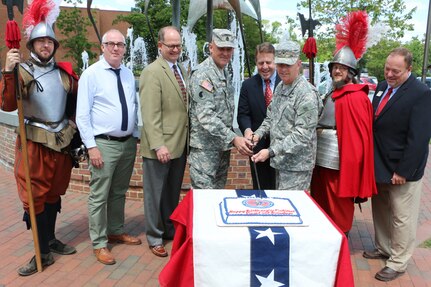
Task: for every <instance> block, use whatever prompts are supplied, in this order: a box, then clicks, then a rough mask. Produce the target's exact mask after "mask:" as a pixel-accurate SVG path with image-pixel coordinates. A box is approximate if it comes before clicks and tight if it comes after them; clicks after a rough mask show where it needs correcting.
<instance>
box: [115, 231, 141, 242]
mask: <svg viewBox="0 0 431 287" xmlns="http://www.w3.org/2000/svg"><path fill="white" fill-rule="evenodd" d="M108 242H109V243H124V244H127V245H139V244H141V243H142V242H141V239H139V238H137V237H134V236H131V235H129V234H126V233H123V234H117V235H108Z"/></svg>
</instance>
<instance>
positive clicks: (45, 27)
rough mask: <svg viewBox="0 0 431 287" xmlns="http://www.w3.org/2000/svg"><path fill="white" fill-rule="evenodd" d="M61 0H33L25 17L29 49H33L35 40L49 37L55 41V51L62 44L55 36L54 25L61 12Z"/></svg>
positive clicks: (24, 23) (24, 24) (24, 22)
mask: <svg viewBox="0 0 431 287" xmlns="http://www.w3.org/2000/svg"><path fill="white" fill-rule="evenodd" d="M60 2H61V0H33V1H32V2H31V4H30V5H29V6H28V7H27V10H26V11H25V13H24V17H23V26H24V29H25V36H26V38H27V39H28V42H27V49H29V50H32V49H33V41H34V40H35V39H37V38H43V37H48V38H50V39H51V40H52V41H54V52H55V51H56V50H57V48H58V47H59V46H60V43H59V42H58V41H57V39H56V37H55V33H54V30H53V29H52V25H53V24H54V22H55V21H56V20H57V17H58V15H59V14H60Z"/></svg>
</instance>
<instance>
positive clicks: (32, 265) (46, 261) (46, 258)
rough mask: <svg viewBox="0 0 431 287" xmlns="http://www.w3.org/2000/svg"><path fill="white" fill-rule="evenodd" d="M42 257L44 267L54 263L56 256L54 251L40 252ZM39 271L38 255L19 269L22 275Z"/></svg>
mask: <svg viewBox="0 0 431 287" xmlns="http://www.w3.org/2000/svg"><path fill="white" fill-rule="evenodd" d="M40 257H41V259H42V268H43V267H45V266H49V265H52V264H54V256H52V253H51V252H50V253H48V254H40ZM36 272H37V265H36V256H33V258H31V260H30V262H29V263H27V264H26V265H24V266H22V267H20V268H19V269H18V274H19V275H21V276H29V275H32V274H34V273H36Z"/></svg>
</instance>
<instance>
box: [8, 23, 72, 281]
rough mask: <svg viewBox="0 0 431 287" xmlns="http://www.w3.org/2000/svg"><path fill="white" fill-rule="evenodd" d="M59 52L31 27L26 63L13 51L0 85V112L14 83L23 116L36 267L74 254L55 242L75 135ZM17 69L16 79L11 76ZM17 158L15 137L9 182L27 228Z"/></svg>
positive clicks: (47, 34)
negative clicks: (38, 254)
mask: <svg viewBox="0 0 431 287" xmlns="http://www.w3.org/2000/svg"><path fill="white" fill-rule="evenodd" d="M58 47H59V42H58V41H57V40H56V38H55V34H54V31H53V30H52V28H51V26H50V25H49V24H47V23H46V22H40V23H38V24H37V25H35V26H34V28H33V30H32V31H31V33H30V35H29V40H28V42H27V48H28V49H29V50H30V58H29V59H28V60H27V61H25V62H23V63H21V56H20V53H19V50H18V49H11V50H9V52H8V53H7V55H6V61H5V65H4V70H3V71H2V74H3V79H2V81H1V83H0V91H1V94H0V108H1V109H2V110H4V111H14V110H16V109H17V95H16V89H15V81H17V80H18V81H19V82H20V83H19V88H20V89H21V93H22V103H23V113H24V119H25V129H26V134H27V148H28V164H29V166H28V169H29V173H30V178H31V187H32V193H33V198H34V208H35V214H36V224H37V229H38V239H39V247H40V251H41V258H42V266H48V265H51V264H53V263H54V257H53V255H52V252H55V253H59V254H63V255H66V254H73V253H75V252H76V249H75V248H74V247H72V246H69V245H66V244H64V243H62V242H61V241H60V240H58V239H56V237H55V224H56V219H57V212H60V209H61V197H60V196H61V195H64V194H65V192H66V189H67V187H68V185H69V180H70V175H71V170H72V167H73V161H72V157H71V156H70V143H71V141H72V139H73V137H74V134H75V133H76V129H75V128H76V126H75V124H74V123H73V122H72V120H73V118H74V114H75V107H76V92H77V83H78V77H77V76H76V74H74V72H73V70H72V65H71V64H70V63H56V62H55V60H54V58H53V57H54V54H55V52H56V50H57V49H58ZM16 65H19V79H15V77H14V73H13V70H14V68H15V66H16ZM24 164H25V163H24V162H23V157H22V146H21V138H20V136H18V137H17V139H16V145H15V164H14V170H15V178H16V182H17V187H18V195H19V197H20V199H21V201H22V202H23V207H24V210H25V212H24V218H23V220H24V221H25V222H26V223H27V228H28V229H29V228H31V224H30V216H29V203H28V196H27V191H26V181H25V172H24ZM36 272H37V267H36V260H35V257H33V258H32V259H31V261H30V262H29V263H28V264H26V265H25V266H23V267H21V268H19V269H18V273H19V274H20V275H21V276H27V275H31V274H34V273H36Z"/></svg>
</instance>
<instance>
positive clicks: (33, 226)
mask: <svg viewBox="0 0 431 287" xmlns="http://www.w3.org/2000/svg"><path fill="white" fill-rule="evenodd" d="M14 76H15V92H16V95H15V96H16V100H17V106H18V124H19V136H20V138H21V153H22V160H23V161H22V165H23V166H24V174H25V184H26V190H27V197H28V208H29V213H30V223H31V231H32V234H33V243H34V251H35V257H36V266H37V271H38V272H42V258H41V254H40V246H39V236H38V232H37V222H36V212H35V210H34V201H33V193H32V191H31V178H30V170H29V165H28V150H27V134H26V131H25V124H24V109H23V106H22V93H21V87H20V81H19V77H18V65H17V66H16V67H15V68H14Z"/></svg>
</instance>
